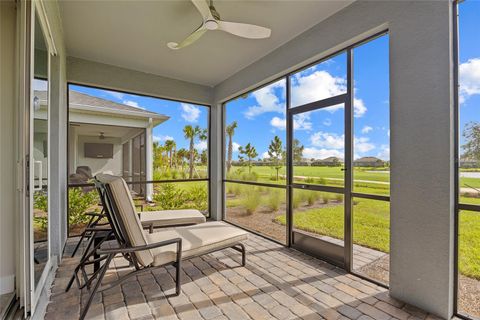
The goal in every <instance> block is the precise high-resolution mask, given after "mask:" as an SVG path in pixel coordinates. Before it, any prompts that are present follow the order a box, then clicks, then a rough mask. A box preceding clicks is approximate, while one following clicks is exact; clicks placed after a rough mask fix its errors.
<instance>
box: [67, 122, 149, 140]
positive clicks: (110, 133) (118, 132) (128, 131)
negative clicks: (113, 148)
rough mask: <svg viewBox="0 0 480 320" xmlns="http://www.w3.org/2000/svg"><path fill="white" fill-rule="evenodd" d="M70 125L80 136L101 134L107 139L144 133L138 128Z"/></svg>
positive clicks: (86, 124)
mask: <svg viewBox="0 0 480 320" xmlns="http://www.w3.org/2000/svg"><path fill="white" fill-rule="evenodd" d="M71 125H72V126H73V127H74V128H75V133H76V134H78V135H80V136H100V133H101V132H103V134H104V136H105V137H108V138H122V137H125V136H133V135H136V134H140V133H141V132H142V131H144V129H140V128H129V127H120V126H105V125H96V124H89V123H72V124H71Z"/></svg>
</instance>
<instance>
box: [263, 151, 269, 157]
mask: <svg viewBox="0 0 480 320" xmlns="http://www.w3.org/2000/svg"><path fill="white" fill-rule="evenodd" d="M269 158H270V156H269V155H268V152H267V151H265V152H264V153H262V159H269Z"/></svg>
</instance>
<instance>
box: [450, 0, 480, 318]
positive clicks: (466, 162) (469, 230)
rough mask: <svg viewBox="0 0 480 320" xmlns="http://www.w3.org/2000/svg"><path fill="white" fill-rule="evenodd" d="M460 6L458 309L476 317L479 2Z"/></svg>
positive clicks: (479, 312) (479, 270)
mask: <svg viewBox="0 0 480 320" xmlns="http://www.w3.org/2000/svg"><path fill="white" fill-rule="evenodd" d="M457 9H458V20H457V26H458V36H459V39H458V79H457V80H458V83H459V90H458V97H457V99H458V101H457V102H458V103H457V110H456V112H457V116H458V122H457V126H458V127H457V132H458V137H457V144H458V149H457V150H458V172H457V173H458V180H457V185H458V190H457V191H458V193H457V194H458V197H457V201H458V211H457V213H456V214H457V217H456V219H457V236H458V238H457V252H458V253H457V258H458V259H457V260H458V265H457V312H458V313H460V314H463V315H466V316H469V317H472V318H478V317H480V307H479V305H478V301H480V292H479V290H478V288H479V286H480V233H479V230H480V152H479V144H480V135H479V132H480V113H479V110H480V109H479V108H480V77H479V70H480V44H479V42H478V30H479V29H480V21H479V20H478V17H479V15H480V2H478V1H471V0H466V1H461V2H460V1H459V2H458V5H457Z"/></svg>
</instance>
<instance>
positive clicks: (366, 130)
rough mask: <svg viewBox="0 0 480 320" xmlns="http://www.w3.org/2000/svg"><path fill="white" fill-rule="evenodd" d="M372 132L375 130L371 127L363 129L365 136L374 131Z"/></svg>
mask: <svg viewBox="0 0 480 320" xmlns="http://www.w3.org/2000/svg"><path fill="white" fill-rule="evenodd" d="M372 130H373V128H372V127H370V126H364V127H363V128H362V133H363V134H367V133H369V132H370V131H372Z"/></svg>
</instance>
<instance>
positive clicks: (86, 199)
mask: <svg viewBox="0 0 480 320" xmlns="http://www.w3.org/2000/svg"><path fill="white" fill-rule="evenodd" d="M98 200H99V199H98V194H97V191H95V190H92V191H89V192H83V191H82V189H81V188H70V189H69V190H68V222H69V223H70V224H71V225H72V224H85V223H87V222H88V220H90V217H89V216H87V215H85V212H86V211H87V210H88V209H89V208H90V207H92V206H93V205H95V204H97V203H98Z"/></svg>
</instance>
